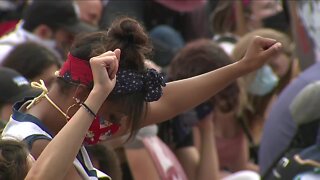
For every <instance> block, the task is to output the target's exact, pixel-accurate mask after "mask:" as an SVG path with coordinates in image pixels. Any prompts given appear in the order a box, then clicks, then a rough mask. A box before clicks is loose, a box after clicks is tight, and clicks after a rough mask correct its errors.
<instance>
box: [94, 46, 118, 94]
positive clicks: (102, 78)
mask: <svg viewBox="0 0 320 180" xmlns="http://www.w3.org/2000/svg"><path fill="white" fill-rule="evenodd" d="M120 54H121V51H120V49H116V50H114V51H108V52H105V53H103V54H101V55H99V56H95V57H93V58H91V59H90V66H91V70H92V75H93V81H94V87H93V88H94V89H95V88H96V89H98V90H102V91H107V93H108V94H109V93H110V92H111V91H112V89H113V88H114V86H115V83H116V73H117V71H118V67H119V60H120Z"/></svg>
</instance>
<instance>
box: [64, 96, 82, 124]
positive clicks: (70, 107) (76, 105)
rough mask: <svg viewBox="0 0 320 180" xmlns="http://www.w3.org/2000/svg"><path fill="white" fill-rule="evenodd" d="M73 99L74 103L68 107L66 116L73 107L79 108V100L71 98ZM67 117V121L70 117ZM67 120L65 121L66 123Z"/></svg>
mask: <svg viewBox="0 0 320 180" xmlns="http://www.w3.org/2000/svg"><path fill="white" fill-rule="evenodd" d="M73 99H74V101H75V103H74V104H72V105H71V106H69V107H68V109H67V112H66V114H67V115H68V113H69V110H70V109H72V108H73V107H80V106H81V101H80V99H78V98H75V97H73ZM68 117H69V119H70V118H71V117H72V116H69V115H68ZM69 119H67V121H68V120H69Z"/></svg>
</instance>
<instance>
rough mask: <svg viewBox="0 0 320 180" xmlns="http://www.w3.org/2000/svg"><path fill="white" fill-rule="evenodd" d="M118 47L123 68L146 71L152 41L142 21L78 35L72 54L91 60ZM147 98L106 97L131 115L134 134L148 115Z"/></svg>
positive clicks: (116, 23) (122, 20) (119, 22)
mask: <svg viewBox="0 0 320 180" xmlns="http://www.w3.org/2000/svg"><path fill="white" fill-rule="evenodd" d="M117 48H119V49H121V60H120V66H119V68H120V69H132V70H135V71H138V72H144V71H145V66H144V60H145V58H146V56H147V55H148V54H149V53H150V52H151V46H150V42H149V38H148V35H147V34H146V32H145V31H144V28H143V27H142V26H141V25H140V24H139V22H138V21H136V20H134V19H131V18H128V17H121V18H118V19H116V20H115V21H114V22H113V23H112V24H111V26H110V28H109V30H108V31H104V32H95V33H91V34H87V35H82V36H78V37H77V38H76V40H75V42H74V44H73V45H72V47H71V50H70V53H71V54H72V55H73V56H75V57H78V58H80V59H84V60H88V61H89V60H90V58H92V57H94V56H96V55H100V54H102V53H104V52H106V51H109V50H110V51H113V50H115V49H117ZM144 97H145V94H144V92H137V93H132V94H127V95H109V96H108V98H107V100H109V101H110V102H112V103H114V104H116V105H119V106H120V107H122V108H123V110H124V112H125V113H126V114H127V115H128V118H129V120H130V121H129V124H130V125H129V126H130V130H131V132H132V134H133V133H134V132H135V131H136V130H137V129H138V128H139V127H140V124H141V121H142V118H143V116H144V115H145V114H144V113H145V112H146V108H147V106H146V102H145V101H144ZM132 134H131V135H132Z"/></svg>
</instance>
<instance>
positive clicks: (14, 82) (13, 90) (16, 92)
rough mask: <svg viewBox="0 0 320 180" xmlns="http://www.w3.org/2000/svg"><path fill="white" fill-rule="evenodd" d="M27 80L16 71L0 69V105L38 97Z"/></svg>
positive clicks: (36, 91) (37, 93) (37, 92)
mask: <svg viewBox="0 0 320 180" xmlns="http://www.w3.org/2000/svg"><path fill="white" fill-rule="evenodd" d="M40 93H41V92H40V91H38V90H36V89H33V88H32V87H31V86H30V83H29V82H28V80H27V79H26V78H25V77H23V76H22V75H21V74H19V73H18V72H17V71H15V70H13V69H10V68H5V67H0V103H14V102H16V101H19V100H22V99H23V98H24V97H31V96H36V95H39V94H40Z"/></svg>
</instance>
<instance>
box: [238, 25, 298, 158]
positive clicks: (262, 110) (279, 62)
mask: <svg viewBox="0 0 320 180" xmlns="http://www.w3.org/2000/svg"><path fill="white" fill-rule="evenodd" d="M254 36H263V37H269V38H273V39H277V40H278V41H280V42H281V43H282V44H283V51H282V53H280V54H279V55H278V56H277V57H274V58H272V59H270V60H269V62H268V64H266V65H264V66H263V67H261V68H260V69H258V70H257V71H255V72H253V73H251V74H249V75H247V76H244V77H243V78H242V79H241V81H242V87H241V88H242V95H241V98H242V100H241V103H242V105H241V107H240V109H241V110H240V112H239V116H238V117H239V118H238V119H239V122H240V123H241V124H242V127H243V129H244V131H245V133H246V135H247V138H248V140H249V142H250V146H251V148H250V149H251V158H252V159H255V161H256V162H257V161H258V156H257V148H258V146H259V144H260V138H261V135H262V128H263V125H264V122H265V119H266V116H267V115H268V112H269V107H270V106H271V105H272V103H273V102H274V100H275V99H276V98H277V97H278V95H279V93H280V92H281V91H282V90H283V89H284V88H285V87H286V86H287V85H288V84H289V83H290V82H291V80H292V79H293V78H295V77H296V76H297V74H298V73H299V68H298V61H297V60H295V59H294V58H293V56H292V52H293V48H292V42H291V40H290V39H289V37H288V36H286V35H285V34H284V33H281V32H279V31H276V30H273V29H268V28H263V29H259V30H255V31H252V32H250V33H248V34H246V35H245V36H243V37H242V38H241V39H239V41H238V42H237V44H236V46H235V48H234V50H233V53H232V56H233V59H237V58H239V57H242V56H243V55H244V52H245V50H246V49H247V48H248V42H249V39H250V38H252V37H254Z"/></svg>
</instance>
